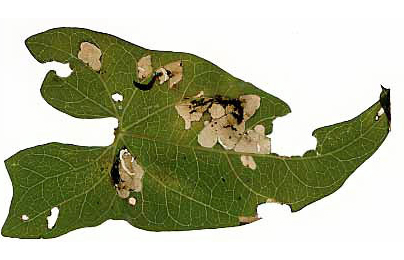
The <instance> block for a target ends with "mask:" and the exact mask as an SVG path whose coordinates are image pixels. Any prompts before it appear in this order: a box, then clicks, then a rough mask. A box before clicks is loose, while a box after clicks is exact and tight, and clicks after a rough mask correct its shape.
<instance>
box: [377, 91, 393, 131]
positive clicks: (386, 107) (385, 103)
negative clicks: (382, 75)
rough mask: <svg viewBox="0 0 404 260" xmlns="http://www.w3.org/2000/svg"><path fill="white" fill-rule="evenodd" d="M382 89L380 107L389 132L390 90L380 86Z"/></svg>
mask: <svg viewBox="0 0 404 260" xmlns="http://www.w3.org/2000/svg"><path fill="white" fill-rule="evenodd" d="M380 86H381V88H382V92H381V93H380V99H379V102H380V106H381V107H382V108H383V111H384V113H385V114H386V116H387V120H388V123H389V130H390V128H391V126H390V125H391V103H390V89H389V88H385V87H383V85H380Z"/></svg>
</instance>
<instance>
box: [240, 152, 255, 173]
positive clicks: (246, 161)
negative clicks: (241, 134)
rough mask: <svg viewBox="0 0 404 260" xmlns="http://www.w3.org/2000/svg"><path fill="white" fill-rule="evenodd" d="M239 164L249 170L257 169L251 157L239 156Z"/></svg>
mask: <svg viewBox="0 0 404 260" xmlns="http://www.w3.org/2000/svg"><path fill="white" fill-rule="evenodd" d="M240 160H241V163H242V164H243V165H244V166H245V167H248V168H250V169H251V170H255V169H257V164H256V163H255V161H254V158H253V157H252V156H251V155H242V156H240Z"/></svg>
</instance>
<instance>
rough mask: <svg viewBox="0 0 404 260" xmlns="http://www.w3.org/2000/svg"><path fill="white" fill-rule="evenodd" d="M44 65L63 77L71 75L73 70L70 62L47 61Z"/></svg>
mask: <svg viewBox="0 0 404 260" xmlns="http://www.w3.org/2000/svg"><path fill="white" fill-rule="evenodd" d="M44 66H45V67H46V68H47V69H48V70H54V71H56V75H58V76H59V77H62V78H66V77H69V76H70V74H71V73H72V71H73V70H71V69H70V65H69V63H61V62H56V61H51V62H47V63H45V64H44Z"/></svg>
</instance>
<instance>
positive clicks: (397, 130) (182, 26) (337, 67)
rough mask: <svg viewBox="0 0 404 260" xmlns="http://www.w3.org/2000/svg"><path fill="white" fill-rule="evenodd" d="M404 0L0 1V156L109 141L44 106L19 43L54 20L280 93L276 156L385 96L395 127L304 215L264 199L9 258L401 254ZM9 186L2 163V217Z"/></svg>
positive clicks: (93, 125) (20, 250)
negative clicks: (255, 216)
mask: <svg viewBox="0 0 404 260" xmlns="http://www.w3.org/2000/svg"><path fill="white" fill-rule="evenodd" d="M400 2H402V1H387V0H383V1H369V0H368V1H352V0H350V1H341V0H339V1H324V0H322V1H307V0H305V1H287V0H283V1H262V2H258V1H257V2H255V1H252V0H249V1H240V2H238V1H229V2H222V1H220V2H219V0H216V1H206V0H204V1H183V2H176V1H170V0H164V1H157V0H152V1H146V0H144V1H130V2H127V3H123V2H120V1H117V0H115V1H108V2H102V1H97V2H95V1H94V2H90V1H71V0H69V1H51V2H49V3H43V2H42V3H41V2H40V1H27V2H26V3H23V2H17V1H3V2H2V3H1V7H0V8H1V11H0V14H1V24H0V30H1V31H0V32H1V34H0V71H1V72H0V73H1V77H0V91H1V95H0V98H1V100H0V106H1V108H0V113H1V118H0V119H1V121H0V122H1V123H0V124H1V128H0V129H1V135H0V138H1V140H0V160H4V159H6V158H8V157H9V156H11V155H13V154H14V153H16V152H17V151H19V150H21V149H24V148H27V147H32V146H35V145H39V144H44V143H47V142H52V141H57V142H63V143H73V144H77V145H109V144H110V143H111V142H112V140H113V128H114V127H115V126H116V121H115V120H113V119H102V120H82V119H75V118H72V117H70V116H68V115H65V114H63V113H61V112H58V111H57V110H55V109H53V108H52V107H51V106H49V105H48V104H47V103H46V102H45V101H44V100H43V99H42V98H41V95H40V92H39V89H40V86H41V83H42V80H43V78H44V76H45V73H46V72H47V71H48V70H49V69H50V68H54V66H50V65H41V64H39V63H38V62H36V61H35V60H34V58H33V57H31V56H30V54H29V52H28V50H27V49H26V48H25V46H24V40H25V39H26V38H27V37H29V36H31V35H33V34H36V33H39V32H42V31H44V30H47V29H50V28H53V27H59V26H76V27H84V28H88V29H93V30H97V31H102V32H105V33H109V34H112V35H115V36H118V37H121V38H123V39H125V40H127V41H130V42H133V43H135V44H138V45H141V46H144V47H146V48H149V49H159V50H172V51H182V52H189V53H193V54H196V55H198V56H200V57H203V58H206V59H208V60H210V61H212V62H213V63H215V64H217V65H218V66H220V67H222V68H223V69H225V70H226V71H228V72H230V73H231V74H232V75H234V76H236V77H239V78H241V79H243V80H245V81H249V82H252V83H253V84H254V85H256V86H258V87H260V88H262V89H264V90H266V91H267V92H269V93H271V94H273V95H275V96H277V97H279V98H281V99H283V100H284V101H285V102H287V103H288V104H289V105H290V107H291V108H292V113H291V114H289V115H288V116H286V117H283V118H281V119H277V120H276V121H275V123H274V132H273V134H272V135H271V138H272V144H273V151H274V152H277V153H279V154H284V155H292V154H296V155H299V154H302V153H303V152H304V151H306V150H308V149H313V148H314V147H315V144H316V140H315V139H314V138H313V137H312V136H311V132H312V131H313V130H314V129H316V128H318V127H321V126H325V125H329V124H333V123H337V122H340V121H344V120H347V119H350V118H352V117H354V116H356V115H357V114H359V113H360V112H362V111H363V110H365V109H366V108H367V107H369V106H370V105H371V104H373V103H374V102H375V101H376V100H378V97H379V93H380V86H379V85H380V84H383V85H384V86H386V87H388V88H391V89H392V90H391V98H392V114H393V116H392V117H393V122H392V132H391V134H390V135H389V136H388V138H387V139H386V141H385V142H384V143H383V145H382V146H381V147H380V149H379V150H378V151H377V152H376V153H375V154H374V155H373V156H372V157H371V158H370V159H369V160H368V161H366V162H365V163H364V164H363V165H362V166H361V167H360V168H359V169H358V170H357V171H356V172H355V173H354V174H353V175H352V176H351V177H350V178H349V179H348V180H347V181H346V183H345V184H344V185H343V187H342V188H341V189H339V190H338V191H337V192H335V193H334V194H332V195H331V196H329V197H326V198H324V199H322V200H320V201H318V202H316V203H314V204H311V205H309V206H308V207H306V208H304V209H303V210H301V211H299V212H297V213H293V214H291V213H290V210H289V208H288V207H287V206H281V205H276V204H274V205H263V206H260V207H259V209H258V212H259V215H260V216H261V217H263V219H262V220H261V221H258V222H255V223H253V224H251V225H245V226H242V227H238V228H226V229H216V230H201V231H190V232H160V233H156V232H147V231H143V230H140V229H136V228H134V227H132V226H130V225H129V224H127V223H126V222H124V221H111V220H110V221H107V222H106V223H104V224H102V225H101V226H98V227H95V228H85V229H81V230H76V231H73V232H70V233H68V234H67V235H64V236H62V237H59V238H56V239H51V240H20V239H10V238H4V237H0V258H1V259H10V258H12V259H39V258H41V259H47V258H52V259H84V258H85V257H91V259H107V258H108V259H115V258H117V257H119V258H122V259H125V258H128V259H140V258H147V259H162V258H164V259H172V258H176V259H234V258H236V259H292V258H294V259H309V258H310V259H347V258H349V259H351V258H352V259H355V258H356V259H403V257H404V254H403V251H402V248H401V247H402V244H403V234H404V228H403V219H404V214H403V208H402V207H403V202H402V199H403V198H404V191H403V188H402V187H403V185H404V177H403V176H404V173H403V172H402V170H401V169H402V168H403V167H402V161H403V149H402V145H403V144H404V143H403V127H404V125H403V119H404V117H403V115H402V114H403V112H402V111H404V109H403V106H404V93H403V92H404V91H403V86H404V27H403V25H404V15H403V14H404V10H403V9H404V8H403V5H402V4H401V3H400ZM11 198H12V185H11V181H10V179H9V177H8V173H7V171H6V169H5V167H4V165H0V223H1V225H2V223H4V220H5V219H6V217H7V213H8V207H9V204H10V202H11Z"/></svg>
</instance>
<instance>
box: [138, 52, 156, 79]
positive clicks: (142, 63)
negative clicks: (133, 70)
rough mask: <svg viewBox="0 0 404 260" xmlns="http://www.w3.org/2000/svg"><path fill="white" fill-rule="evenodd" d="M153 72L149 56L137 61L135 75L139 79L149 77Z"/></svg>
mask: <svg viewBox="0 0 404 260" xmlns="http://www.w3.org/2000/svg"><path fill="white" fill-rule="evenodd" d="M152 72H153V67H152V62H151V56H150V55H147V56H144V57H142V58H141V59H140V60H139V61H138V63H137V76H138V78H139V79H141V80H142V79H145V78H147V77H149V76H150V75H151V74H152Z"/></svg>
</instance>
